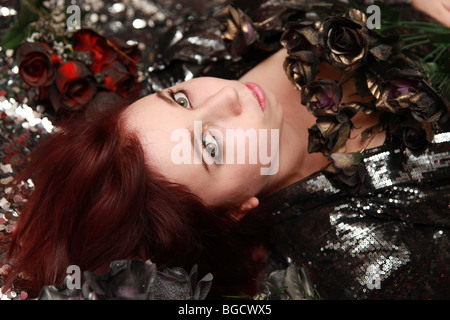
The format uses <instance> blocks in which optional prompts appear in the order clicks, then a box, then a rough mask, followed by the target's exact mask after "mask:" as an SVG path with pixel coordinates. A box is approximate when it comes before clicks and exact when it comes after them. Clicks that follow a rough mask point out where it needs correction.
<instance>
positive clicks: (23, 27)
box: [1, 0, 44, 49]
mask: <svg viewBox="0 0 450 320" xmlns="http://www.w3.org/2000/svg"><path fill="white" fill-rule="evenodd" d="M42 2H43V1H42V0H21V1H20V9H19V14H18V17H17V20H16V21H15V22H14V23H13V25H12V26H11V28H10V29H9V30H8V31H7V32H6V33H5V34H4V35H3V37H2V43H1V45H2V47H4V48H6V49H16V48H17V47H18V46H19V45H20V43H21V42H22V41H23V40H24V39H25V38H26V36H27V34H28V30H29V26H30V23H32V22H34V21H37V20H38V19H39V17H40V13H41V12H42V11H43V8H44V7H43V5H42Z"/></svg>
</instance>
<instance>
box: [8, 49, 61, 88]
mask: <svg viewBox="0 0 450 320" xmlns="http://www.w3.org/2000/svg"><path fill="white" fill-rule="evenodd" d="M50 51H51V49H50V47H49V46H48V45H47V44H45V43H41V42H26V43H23V44H22V45H21V46H20V47H19V48H18V49H17V52H16V60H17V65H18V67H19V75H20V77H21V78H22V80H23V81H24V82H25V83H26V84H28V85H30V86H32V87H41V86H49V85H51V84H52V82H53V80H54V79H55V67H54V66H53V62H52V58H51V55H50Z"/></svg>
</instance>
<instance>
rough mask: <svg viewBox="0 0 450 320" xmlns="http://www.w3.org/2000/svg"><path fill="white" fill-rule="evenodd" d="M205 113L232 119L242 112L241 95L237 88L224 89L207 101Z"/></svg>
mask: <svg viewBox="0 0 450 320" xmlns="http://www.w3.org/2000/svg"><path fill="white" fill-rule="evenodd" d="M204 103H205V108H204V109H205V112H208V113H209V114H210V116H218V117H232V116H239V115H240V114H241V112H242V106H241V102H240V101H239V94H238V92H237V90H236V89H235V88H232V87H223V88H221V89H220V90H219V91H218V92H216V93H215V94H212V95H211V96H209V97H208V98H207V99H206V100H205V102H204Z"/></svg>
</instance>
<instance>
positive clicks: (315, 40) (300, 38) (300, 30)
mask: <svg viewBox="0 0 450 320" xmlns="http://www.w3.org/2000/svg"><path fill="white" fill-rule="evenodd" d="M285 27H286V31H284V32H283V34H282V36H281V45H282V46H283V47H284V48H286V50H287V51H288V53H291V52H296V51H302V50H311V51H314V49H315V48H316V47H318V45H319V34H318V30H319V29H318V27H319V26H318V24H317V23H316V22H313V21H301V22H292V21H291V22H287V23H286V25H285Z"/></svg>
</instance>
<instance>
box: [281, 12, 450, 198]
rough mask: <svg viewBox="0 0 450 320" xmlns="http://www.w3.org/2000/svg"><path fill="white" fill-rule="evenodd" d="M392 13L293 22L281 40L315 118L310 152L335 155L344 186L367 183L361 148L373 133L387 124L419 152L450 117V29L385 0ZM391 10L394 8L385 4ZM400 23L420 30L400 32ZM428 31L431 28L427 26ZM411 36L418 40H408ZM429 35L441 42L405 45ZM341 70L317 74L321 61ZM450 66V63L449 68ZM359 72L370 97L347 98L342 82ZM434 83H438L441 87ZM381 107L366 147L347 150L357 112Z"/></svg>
mask: <svg viewBox="0 0 450 320" xmlns="http://www.w3.org/2000/svg"><path fill="white" fill-rule="evenodd" d="M379 5H380V6H381V7H382V9H383V10H384V12H382V15H383V14H385V15H386V16H389V17H390V20H388V21H384V22H383V26H384V28H383V29H381V30H375V29H374V30H372V29H369V28H368V27H367V17H366V15H365V14H364V13H363V12H362V11H360V10H358V9H355V8H350V9H347V10H346V11H344V12H341V13H337V14H335V15H333V16H328V17H326V18H325V19H323V20H320V19H318V20H313V21H296V22H288V23H287V24H286V28H285V31H284V33H283V35H282V38H281V44H282V46H283V47H284V48H286V49H287V51H288V57H287V58H286V60H285V62H284V69H285V71H286V74H287V76H288V78H289V80H290V81H291V83H292V84H293V85H294V86H295V87H296V88H297V89H298V90H300V92H301V102H302V104H303V105H305V106H306V108H307V109H308V111H310V112H311V113H312V114H313V115H314V116H315V117H316V118H317V120H316V124H315V125H314V126H313V127H311V128H310V129H309V141H308V151H309V152H321V153H322V154H324V155H325V156H326V157H328V158H329V159H331V160H332V163H331V164H330V165H329V166H328V167H327V168H326V171H325V172H332V173H334V174H337V175H333V176H334V177H335V178H337V180H338V182H339V183H340V184H341V185H342V186H343V187H350V188H352V189H353V190H354V191H357V190H359V189H360V187H362V181H363V180H364V170H363V168H362V162H361V159H362V152H363V151H364V149H365V148H366V147H367V145H368V143H370V141H371V139H372V138H373V137H374V136H375V135H376V134H377V133H379V132H381V131H383V130H384V131H385V132H386V135H387V139H390V140H391V141H394V140H395V141H400V143H401V146H402V147H403V148H406V149H408V150H409V151H410V152H411V153H413V154H415V155H417V154H420V153H422V152H424V151H425V150H426V148H427V146H428V144H429V142H431V140H432V139H433V132H434V131H435V130H436V129H438V128H439V126H440V124H443V123H444V122H446V121H447V120H448V118H449V111H450V109H449V103H448V97H449V96H450V84H449V82H450V81H449V75H448V70H450V52H449V50H448V48H449V46H450V45H449V43H450V42H449V41H448V39H449V35H450V29H449V28H446V27H443V26H441V25H437V24H432V23H426V22H405V21H400V20H398V18H397V19H393V18H392V17H397V16H395V14H393V11H392V9H390V8H389V7H386V6H383V5H382V4H379ZM387 10H389V11H387ZM401 26H406V27H410V28H412V29H418V32H417V33H411V32H408V33H401V34H400V35H399V34H398V33H394V32H392V31H393V30H394V31H396V32H398V30H399V29H398V28H399V27H401ZM424 31H425V32H427V33H424ZM408 40H419V41H417V42H415V43H410V44H408V45H404V43H405V42H406V41H408ZM424 43H430V44H431V45H434V46H435V49H434V50H432V51H431V52H430V54H428V55H427V56H426V57H424V58H422V59H419V58H416V57H411V56H408V55H407V54H406V53H405V50H403V49H407V48H413V47H415V46H416V45H420V44H424ZM322 62H326V63H328V64H329V65H331V66H332V67H334V68H335V69H336V70H338V71H339V72H341V73H342V74H343V78H342V79H341V80H339V81H335V80H329V79H319V78H318V74H319V66H320V63H322ZM445 70H447V71H445ZM351 78H353V79H355V83H356V88H357V91H358V92H357V93H358V94H359V95H360V96H361V97H362V98H365V99H364V101H368V102H351V103H342V102H341V100H342V84H343V83H344V82H346V81H347V80H349V79H351ZM435 88H436V89H435ZM358 111H363V112H365V113H367V114H369V113H372V112H376V111H378V112H380V113H381V115H380V118H379V122H378V124H376V125H375V126H372V127H370V128H368V129H366V130H365V131H363V133H362V134H361V140H362V141H363V142H366V144H365V146H366V147H364V148H363V150H361V151H360V152H356V153H346V150H345V143H346V141H347V140H348V139H349V138H350V133H351V130H352V129H353V128H354V125H353V123H352V121H351V119H352V117H353V116H354V115H355V114H356V113H357V112H358Z"/></svg>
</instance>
